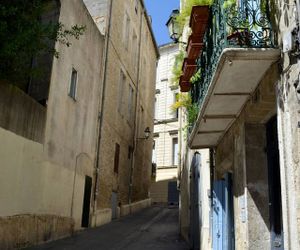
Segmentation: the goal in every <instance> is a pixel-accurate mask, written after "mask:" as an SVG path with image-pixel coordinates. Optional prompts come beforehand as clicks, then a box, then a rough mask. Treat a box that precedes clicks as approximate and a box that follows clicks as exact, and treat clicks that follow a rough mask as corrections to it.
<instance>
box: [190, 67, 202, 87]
mask: <svg viewBox="0 0 300 250" xmlns="http://www.w3.org/2000/svg"><path fill="white" fill-rule="evenodd" d="M200 79H201V69H199V70H198V71H197V72H196V73H195V74H194V75H193V76H192V77H191V79H190V83H191V84H195V83H197V82H199V81H200Z"/></svg>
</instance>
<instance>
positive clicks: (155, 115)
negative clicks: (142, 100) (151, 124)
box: [154, 96, 158, 119]
mask: <svg viewBox="0 0 300 250" xmlns="http://www.w3.org/2000/svg"><path fill="white" fill-rule="evenodd" d="M154 119H158V101H157V96H155V100H154Z"/></svg>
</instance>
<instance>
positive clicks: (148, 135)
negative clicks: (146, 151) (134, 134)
mask: <svg viewBox="0 0 300 250" xmlns="http://www.w3.org/2000/svg"><path fill="white" fill-rule="evenodd" d="M150 134H151V131H150V128H149V127H147V128H145V130H144V135H145V137H142V138H137V139H138V140H147V139H149V137H150Z"/></svg>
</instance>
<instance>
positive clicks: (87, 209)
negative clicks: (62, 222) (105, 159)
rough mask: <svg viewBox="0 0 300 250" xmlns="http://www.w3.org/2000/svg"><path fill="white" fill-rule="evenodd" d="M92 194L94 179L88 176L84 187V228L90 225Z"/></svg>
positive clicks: (82, 223) (82, 222) (82, 224)
mask: <svg viewBox="0 0 300 250" xmlns="http://www.w3.org/2000/svg"><path fill="white" fill-rule="evenodd" d="M91 193H92V178H91V177H89V176H87V175H86V176H85V185H84V196H83V208H82V219H81V226H82V227H89V224H90V202H91Z"/></svg>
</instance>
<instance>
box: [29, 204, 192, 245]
mask: <svg viewBox="0 0 300 250" xmlns="http://www.w3.org/2000/svg"><path fill="white" fill-rule="evenodd" d="M50 249H55V250H69V249H72V250H96V249H97V250H102V249H103V250H116V249H120V250H121V249H122V250H126V249H130V250H146V249H151V250H152V249H155V250H183V249H188V246H187V244H186V243H185V241H184V240H183V239H182V238H180V237H179V233H178V209H176V208H166V207H153V206H152V207H150V208H147V209H145V210H143V211H141V212H139V213H136V214H133V215H130V216H127V217H124V218H121V219H119V220H116V221H113V222H111V223H109V224H107V225H104V226H102V227H99V228H93V229H88V230H85V231H82V232H79V233H76V234H75V235H74V236H73V237H71V238H66V239H62V240H58V241H54V242H50V243H48V244H44V245H41V246H37V247H33V248H29V249H28V250H50Z"/></svg>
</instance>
